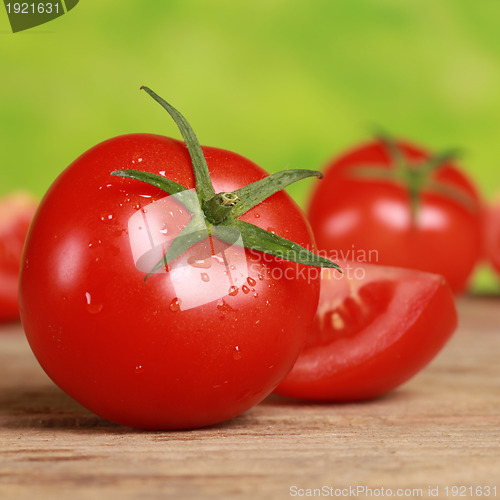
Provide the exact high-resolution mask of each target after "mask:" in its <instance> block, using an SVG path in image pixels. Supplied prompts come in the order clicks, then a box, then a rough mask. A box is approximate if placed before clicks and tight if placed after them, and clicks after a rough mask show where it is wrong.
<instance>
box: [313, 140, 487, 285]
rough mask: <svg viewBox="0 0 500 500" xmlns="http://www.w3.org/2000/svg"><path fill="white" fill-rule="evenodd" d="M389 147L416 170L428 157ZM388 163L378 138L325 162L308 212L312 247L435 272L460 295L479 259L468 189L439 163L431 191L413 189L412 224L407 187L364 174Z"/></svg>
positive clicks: (476, 211) (475, 202) (474, 199)
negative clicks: (415, 195) (415, 197)
mask: <svg viewBox="0 0 500 500" xmlns="http://www.w3.org/2000/svg"><path fill="white" fill-rule="evenodd" d="M396 144H397V147H398V149H399V150H400V153H401V155H402V156H403V157H404V158H405V159H406V161H408V162H410V164H411V165H413V166H414V167H415V168H416V169H418V168H419V165H418V163H419V162H422V161H426V160H429V158H430V154H429V153H428V152H427V151H425V150H424V149H422V148H419V147H417V146H414V145H412V144H409V143H406V142H401V141H398V142H397V143H396ZM392 165H393V160H392V159H391V156H390V154H389V152H388V151H387V148H386V146H385V144H384V143H383V142H381V141H375V142H371V143H368V144H364V145H360V146H359V147H357V148H354V149H353V150H351V151H348V152H347V153H345V154H344V155H342V156H340V157H338V158H336V159H334V160H333V161H331V162H330V163H329V164H328V166H327V168H326V170H325V172H324V174H325V175H324V178H323V180H322V181H321V182H319V183H318V184H317V186H316V187H315V189H314V191H313V193H312V195H311V200H310V204H309V209H308V216H309V220H310V222H311V226H312V228H313V231H314V236H315V238H316V242H317V245H318V248H319V249H320V250H321V251H324V252H326V254H325V255H326V256H328V257H330V258H332V259H334V260H335V259H339V260H344V259H345V260H359V258H358V257H357V256H356V254H357V253H363V254H364V255H368V254H370V255H375V256H374V257H372V259H371V260H370V262H372V263H375V264H381V265H385V266H398V267H406V268H411V269H419V270H422V271H427V272H430V273H435V274H440V275H442V276H444V277H445V279H446V280H447V282H448V283H449V285H450V287H451V288H452V290H453V291H454V292H455V293H460V292H463V291H464V290H465V288H466V287H467V284H468V281H469V278H470V276H471V274H472V272H473V270H474V268H475V265H476V263H477V262H478V259H479V258H480V255H481V212H482V206H481V201H480V198H479V195H478V193H477V190H476V188H475V186H474V185H473V184H472V182H471V181H470V180H469V179H468V178H467V177H466V176H465V174H464V173H463V172H462V171H461V170H460V169H459V168H458V167H457V166H455V165H454V164H452V163H450V162H447V163H445V164H443V165H442V166H441V167H440V168H438V169H437V170H434V171H433V173H432V175H431V180H432V181H433V182H438V183H439V184H440V185H439V187H438V189H430V188H429V186H428V185H427V184H425V185H424V186H423V187H422V188H421V191H420V196H419V206H418V209H417V213H416V215H415V218H414V219H413V218H412V211H411V203H410V195H409V191H408V188H407V186H405V185H404V184H403V183H402V182H397V181H395V180H393V179H384V178H376V177H372V176H371V175H370V173H369V172H370V171H373V167H376V168H379V169H385V170H387V171H389V169H390V168H394V166H392ZM360 169H364V170H365V172H362V171H361V170H360ZM363 175H364V178H363ZM450 190H452V191H453V193H454V194H458V196H457V197H454V194H451V195H450V194H449V193H450ZM460 198H463V200H465V201H463V200H462V201H461V200H460ZM353 253H354V255H352V254H353Z"/></svg>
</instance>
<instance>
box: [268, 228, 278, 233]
mask: <svg viewBox="0 0 500 500" xmlns="http://www.w3.org/2000/svg"><path fill="white" fill-rule="evenodd" d="M267 231H269V232H270V233H272V234H276V229H274V227H268V228H267Z"/></svg>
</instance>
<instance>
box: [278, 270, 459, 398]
mask: <svg viewBox="0 0 500 500" xmlns="http://www.w3.org/2000/svg"><path fill="white" fill-rule="evenodd" d="M340 265H341V266H342V268H343V270H344V274H343V275H341V274H340V273H338V272H337V271H332V270H324V271H323V274H322V281H321V296H320V301H319V306H318V311H317V313H316V317H315V321H314V324H313V326H312V328H311V330H310V332H309V335H308V338H307V342H306V345H305V347H304V349H303V351H302V352H301V354H300V356H299V358H298V360H297V362H296V363H295V365H294V367H293V369H292V371H291V372H290V373H289V374H288V375H287V377H286V378H285V380H284V381H283V382H282V383H281V384H280V385H279V386H278V388H277V389H276V391H275V392H276V393H278V394H281V395H285V396H290V397H295V398H301V399H309V400H318V401H339V402H341V401H357V400H363V399H368V398H373V397H376V396H380V395H382V394H385V393H387V392H388V391H391V390H392V389H394V388H396V387H398V386H399V385H401V384H403V383H404V382H406V381H407V380H409V379H410V378H411V377H412V376H413V375H415V374H416V373H417V372H419V371H420V370H421V369H422V368H423V367H424V366H426V365H427V364H428V363H429V362H430V361H431V360H432V359H433V358H434V357H435V356H436V354H437V353H438V352H439V351H440V350H441V348H442V347H443V346H444V345H445V343H446V342H447V340H448V339H449V338H450V336H451V335H452V333H453V331H454V330H455V328H456V325H457V313H456V308H455V303H454V299H453V294H452V292H451V289H450V288H449V286H448V284H447V283H446V281H445V280H444V278H443V277H441V276H439V275H435V274H429V273H425V272H421V271H414V270H409V269H402V268H391V267H383V266H377V265H368V264H364V263H357V262H350V263H349V262H343V263H342V262H340Z"/></svg>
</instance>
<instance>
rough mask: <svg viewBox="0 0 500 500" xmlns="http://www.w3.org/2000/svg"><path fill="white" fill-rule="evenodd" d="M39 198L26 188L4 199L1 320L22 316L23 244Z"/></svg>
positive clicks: (0, 209) (1, 205) (0, 246)
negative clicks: (21, 268)
mask: <svg viewBox="0 0 500 500" xmlns="http://www.w3.org/2000/svg"><path fill="white" fill-rule="evenodd" d="M37 204H38V201H37V200H36V199H35V198H34V197H33V196H32V195H30V194H28V193H25V192H15V193H12V194H10V195H8V196H6V197H4V198H2V199H1V200H0V322H5V321H14V320H17V319H19V306H18V299H17V295H18V291H17V289H18V281H19V268H20V266H21V255H22V252H23V245H24V241H25V239H26V234H27V233H28V228H29V225H30V222H31V219H32V217H33V214H34V213H35V210H36V207H37Z"/></svg>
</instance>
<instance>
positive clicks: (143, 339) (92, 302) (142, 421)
mask: <svg viewBox="0 0 500 500" xmlns="http://www.w3.org/2000/svg"><path fill="white" fill-rule="evenodd" d="M203 150H204V154H205V156H206V159H207V163H208V167H209V170H210V175H211V177H212V181H213V184H214V188H215V190H216V192H218V191H232V190H234V189H236V188H239V187H242V186H243V185H246V184H248V183H250V182H253V181H255V180H258V179H260V178H262V177H264V176H265V175H266V173H265V172H264V171H263V170H261V169H260V168H259V167H258V166H257V165H255V164H254V163H252V162H251V161H249V160H247V159H245V158H243V157H241V156H239V155H237V154H235V153H231V152H229V151H224V150H221V149H217V148H210V147H204V148H203ZM134 168H135V169H140V170H144V171H148V172H153V173H156V174H159V175H164V176H165V177H167V178H169V179H172V180H174V181H176V182H179V183H181V184H182V185H184V186H186V187H188V188H192V187H194V176H193V172H192V166H191V163H190V159H189V155H188V153H187V149H186V147H185V145H184V143H182V142H180V141H177V140H174V139H170V138H166V137H161V136H157V135H150V134H131V135H126V136H120V137H116V138H114V139H110V140H108V141H105V142H103V143H101V144H98V145H97V146H95V147H94V148H92V149H90V150H89V151H87V152H86V153H84V154H83V155H82V156H81V157H79V158H78V159H77V160H75V162H73V163H72V164H71V165H70V166H69V167H68V168H67V169H66V170H65V171H64V172H63V173H62V174H61V175H60V176H59V178H58V179H57V180H56V181H55V183H54V184H53V185H52V186H51V188H50V189H49V191H48V193H47V194H46V196H45V197H44V199H43V200H42V203H41V206H40V208H39V210H38V212H37V215H36V217H35V219H34V223H33V225H32V227H31V230H30V233H29V236H28V240H27V244H26V248H25V253H24V257H23V268H22V273H21V285H20V291H21V292H20V304H21V317H22V322H23V326H24V328H25V331H26V335H27V338H28V341H29V343H30V345H31V348H32V349H33V352H34V353H35V355H36V357H37V359H38V361H39V362H40V364H41V365H42V367H43V368H44V370H45V371H46V372H47V374H48V375H49V376H50V377H51V378H52V379H53V380H54V382H55V383H56V384H57V385H59V386H60V387H61V388H62V389H63V390H64V391H66V392H67V393H68V394H69V395H71V396H72V397H73V398H75V399H76V400H77V401H79V402H80V403H81V404H83V405H84V406H86V407H87V408H89V409H90V410H92V411H94V412H95V413H97V414H98V415H100V416H101V417H103V418H106V419H108V420H110V421H113V422H115V423H118V424H122V425H127V426H132V427H137V428H143V429H177V428H179V429H180V428H195V427H201V426H206V425H211V424H215V423H218V422H221V421H224V420H227V419H230V418H232V417H234V416H236V415H239V414H240V413H242V412H243V411H245V410H247V409H248V408H250V407H252V406H253V405H255V404H257V403H258V402H259V401H261V400H262V399H263V398H264V397H266V396H267V395H268V394H269V393H270V392H271V391H272V390H273V389H274V388H275V387H276V386H277V385H278V383H279V382H280V381H281V380H282V379H283V378H284V376H285V375H286V373H287V372H288V371H289V369H290V368H291V366H292V365H293V363H294V361H295V359H296V357H297V356H298V353H299V351H300V349H301V347H302V345H303V342H304V338H305V334H306V330H307V328H308V326H309V325H310V323H311V321H312V319H313V317H314V313H315V310H316V306H317V301H318V297H319V276H317V277H316V278H315V279H310V278H309V277H303V276H301V275H300V273H299V274H298V275H297V278H296V279H285V278H284V275H285V273H288V275H289V276H292V275H293V276H295V275H296V274H297V272H298V271H300V269H302V267H303V266H300V265H298V264H294V263H291V262H286V261H279V260H278V259H275V258H273V257H270V256H268V255H264V254H261V253H258V252H251V251H248V250H246V251H245V252H246V255H245V256H246V259H247V263H248V278H247V280H246V282H245V285H244V286H239V287H238V290H237V293H236V294H229V295H228V294H226V295H225V296H224V297H223V298H217V299H216V300H213V299H212V300H211V301H209V302H207V303H204V304H202V305H199V306H198V307H193V308H190V309H186V310H179V300H178V297H177V294H176V292H175V290H174V287H173V285H172V280H171V279H170V278H169V277H168V274H167V273H163V274H162V273H155V274H152V275H151V276H149V277H148V278H147V280H146V281H145V280H144V278H145V273H144V272H142V271H139V270H138V269H137V268H136V267H135V265H134V261H133V258H132V253H131V240H130V235H129V234H128V233H129V226H128V224H129V220H130V219H131V217H132V216H133V215H134V214H136V213H138V212H140V211H143V212H145V211H146V210H149V207H151V206H153V205H152V204H153V203H157V202H158V201H159V200H161V199H163V198H165V197H166V194H165V193H164V192H162V191H160V190H159V189H157V188H155V187H152V186H150V185H148V184H145V183H142V182H139V181H136V180H131V179H123V178H118V177H113V176H111V175H110V173H111V172H112V171H113V170H117V169H134ZM242 219H243V220H247V221H248V222H251V223H254V224H256V225H259V226H261V227H263V228H264V229H268V228H272V229H273V230H274V231H275V232H276V233H277V234H279V235H281V236H284V237H286V238H289V239H292V240H293V241H296V242H297V243H299V244H301V245H303V246H305V247H309V248H313V239H312V233H311V230H310V228H309V225H308V223H307V221H306V219H305V218H304V216H303V214H302V213H301V211H300V210H299V209H298V207H297V206H296V205H295V204H294V202H293V201H292V200H291V199H290V198H289V197H288V195H286V193H283V192H280V193H277V194H275V195H273V196H272V197H270V198H268V199H267V200H266V201H264V202H263V203H261V204H260V205H258V206H257V207H255V208H253V209H251V210H250V211H249V212H247V213H246V214H245V215H244V216H242ZM185 270H186V272H187V275H186V280H189V283H191V282H192V290H193V291H198V290H200V286H201V285H202V280H203V279H207V278H208V279H210V278H212V280H213V279H217V278H214V276H211V275H210V272H211V270H210V269H209V270H206V269H201V271H204V272H205V271H206V273H208V274H207V275H206V277H205V278H203V276H202V275H201V274H200V269H196V268H194V267H190V266H187V267H186V269H185ZM200 276H202V280H200ZM240 285H241V283H240ZM41 290H43V291H44V292H43V293H40V291H41ZM290 311H293V314H290Z"/></svg>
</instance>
